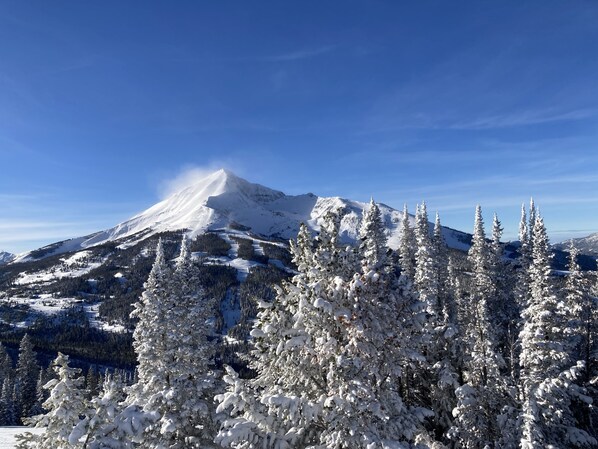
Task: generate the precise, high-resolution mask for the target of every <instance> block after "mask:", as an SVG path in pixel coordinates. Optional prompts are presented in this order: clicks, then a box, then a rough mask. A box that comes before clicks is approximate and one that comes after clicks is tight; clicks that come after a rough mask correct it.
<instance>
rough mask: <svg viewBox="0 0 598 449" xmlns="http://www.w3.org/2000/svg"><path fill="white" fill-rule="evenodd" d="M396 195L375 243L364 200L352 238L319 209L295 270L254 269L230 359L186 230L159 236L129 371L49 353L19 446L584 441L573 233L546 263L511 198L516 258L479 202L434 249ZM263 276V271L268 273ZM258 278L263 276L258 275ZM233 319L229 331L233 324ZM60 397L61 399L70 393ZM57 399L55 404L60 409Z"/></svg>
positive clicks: (587, 442)
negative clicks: (399, 216) (555, 262)
mask: <svg viewBox="0 0 598 449" xmlns="http://www.w3.org/2000/svg"><path fill="white" fill-rule="evenodd" d="M428 223H429V221H428V215H427V211H426V206H425V204H422V205H420V206H418V208H417V211H416V224H415V227H414V228H412V227H411V226H410V225H409V219H408V213H407V210H405V213H404V217H403V221H402V240H401V244H400V247H399V248H398V250H397V251H396V252H393V251H391V250H389V248H388V247H387V242H386V233H385V229H384V226H383V223H382V219H381V214H380V210H379V208H378V206H377V205H376V204H375V203H374V202H373V201H372V203H371V204H370V206H369V208H368V210H367V211H366V212H365V214H364V218H363V221H362V224H361V230H360V238H359V242H358V244H357V245H356V246H346V245H342V244H341V243H340V241H339V232H340V216H339V215H338V214H329V215H328V216H327V217H326V218H325V220H324V222H323V223H322V225H321V229H320V232H319V234H318V235H317V236H316V237H315V238H314V237H312V235H311V234H310V232H309V230H308V229H307V227H306V226H302V227H301V230H300V232H299V235H298V237H297V239H296V241H294V242H292V244H291V252H292V255H293V262H294V263H295V265H296V267H297V274H296V275H295V276H293V277H292V279H290V280H288V281H283V282H282V285H280V286H274V287H273V291H274V292H275V294H272V291H269V290H267V289H262V288H261V287H260V286H259V285H257V284H256V285H254V286H252V287H250V288H251V293H250V295H253V294H256V295H260V296H259V297H257V298H254V299H253V301H247V302H244V308H245V310H246V313H247V316H249V315H250V314H251V313H252V307H254V305H257V310H258V313H257V318H256V319H255V320H254V321H253V322H251V321H249V320H246V323H245V327H246V328H247V327H248V326H249V324H250V323H251V331H250V336H251V338H250V339H247V341H248V343H247V345H240V346H238V349H239V351H244V352H243V353H240V354H238V357H239V358H238V360H240V361H242V362H244V363H245V366H244V369H243V374H242V375H240V374H239V372H238V370H235V369H234V368H233V367H230V366H225V367H224V370H223V371H224V372H221V371H220V370H219V366H218V364H217V353H218V339H217V334H216V323H215V322H214V320H213V317H214V315H215V310H216V307H217V301H216V300H215V298H214V297H213V296H211V295H210V294H209V293H207V290H206V289H205V288H202V287H201V285H202V280H201V278H200V276H199V274H198V273H199V272H198V269H197V267H196V266H195V264H194V263H193V262H192V260H191V257H190V256H189V251H188V245H187V243H185V244H183V245H182V248H181V254H180V257H179V258H178V259H177V261H176V264H175V266H171V264H169V263H167V262H166V259H165V257H164V250H163V247H162V245H161V244H158V249H157V254H156V260H155V262H154V264H153V267H152V270H151V272H150V274H149V277H148V280H147V282H146V284H145V288H144V292H143V295H142V297H141V299H140V300H139V301H138V302H137V303H136V304H135V306H134V312H133V316H134V317H135V318H136V319H137V320H138V324H137V327H136V329H135V332H134V334H133V340H134V342H133V346H134V348H135V352H136V354H137V359H138V370H137V373H138V378H137V381H136V382H135V383H134V384H133V385H132V386H130V387H123V386H122V385H120V384H119V383H118V382H116V381H114V380H112V379H107V380H106V382H105V383H104V388H103V390H102V392H101V393H100V394H99V395H98V396H96V397H95V398H94V399H92V400H91V401H89V400H87V399H86V398H85V391H84V389H83V387H82V384H83V380H82V377H81V376H80V375H79V373H77V371H76V370H73V369H72V368H70V367H69V364H68V359H67V358H66V357H64V356H62V355H60V356H59V357H58V359H57V360H56V361H55V369H56V373H57V377H58V380H57V381H56V382H54V383H48V384H47V385H46V387H47V389H48V390H50V391H51V395H50V399H49V400H47V401H45V402H44V403H43V404H42V406H43V407H44V408H45V409H46V413H45V414H43V415H41V416H40V417H38V418H36V419H35V420H34V421H35V422H36V423H37V425H39V426H44V427H46V432H45V433H44V434H43V435H42V436H33V435H26V436H24V437H23V438H22V443H21V446H19V447H20V448H42V447H44V448H46V447H62V448H69V447H73V448H80V447H85V448H94V449H100V448H172V449H174V448H209V447H216V446H221V447H229V448H235V449H236V448H238V449H257V448H268V449H270V448H276V449H279V448H297V449H299V448H301V449H308V448H309V449H312V448H318V449H349V448H351V449H353V448H363V449H383V448H397V449H398V448H401V449H402V448H420V447H421V448H433V449H438V448H455V449H456V448H480V449H482V448H484V449H485V448H494V449H498V448H522V449H536V448H538V449H539V448H549V447H554V448H557V447H558V448H569V447H596V446H598V442H597V440H596V437H597V436H598V435H597V428H596V427H597V426H596V425H595V423H596V422H597V421H596V420H597V419H598V416H597V413H596V410H595V409H594V408H593V407H592V404H593V402H594V401H595V400H596V399H597V398H598V387H597V385H598V360H597V358H598V348H597V345H598V338H596V336H597V332H598V320H597V313H596V310H597V298H596V296H597V295H598V279H597V277H596V273H587V272H586V273H584V272H582V271H581V269H580V267H579V264H578V253H577V251H576V250H575V248H572V249H571V251H570V258H569V269H568V272H567V273H564V274H565V276H555V275H556V274H558V273H555V272H554V271H553V270H552V268H551V254H552V253H551V250H550V246H549V242H548V237H547V233H546V228H545V225H544V221H543V218H542V217H541V216H540V215H539V213H538V211H537V209H536V208H535V205H534V204H533V203H532V204H531V206H530V208H529V209H528V210H526V209H523V210H522V219H521V223H520V236H519V237H520V242H521V245H520V248H519V255H518V257H517V258H516V259H508V258H506V257H505V255H504V247H503V245H502V244H501V242H500V240H501V236H502V227H501V223H500V221H499V220H498V218H497V217H496V216H495V217H494V219H493V222H492V230H491V234H490V236H488V237H487V235H486V232H485V227H484V222H483V218H482V212H481V209H480V208H479V207H478V208H477V209H476V214H475V220H474V233H473V237H472V242H471V249H470V250H469V252H468V254H467V256H466V257H462V258H459V257H457V256H455V255H454V254H451V252H450V251H449V250H448V249H447V247H446V244H445V242H444V240H443V235H442V228H441V225H440V219H439V218H438V216H437V217H436V223H435V226H434V228H433V229H429V224H428ZM262 274H263V275H264V278H263V279H262V280H263V281H264V282H266V281H268V282H269V281H280V279H273V278H270V274H267V273H261V274H260V275H262ZM260 282H261V281H260ZM242 335H243V333H242V332H241V333H240V334H239V337H242ZM66 398H70V400H67V399H66ZM58 409H60V410H62V412H61V413H60V414H57V413H55V411H56V410H58Z"/></svg>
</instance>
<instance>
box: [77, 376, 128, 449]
mask: <svg viewBox="0 0 598 449" xmlns="http://www.w3.org/2000/svg"><path fill="white" fill-rule="evenodd" d="M124 400H125V389H124V385H123V383H122V382H120V381H119V380H118V379H117V378H115V376H113V375H111V374H107V375H106V377H105V378H104V382H103V385H102V389H101V391H100V393H99V395H98V396H95V397H94V398H93V399H92V400H91V402H90V407H89V411H88V413H87V416H85V417H84V418H83V419H82V420H81V421H79V423H78V424H77V425H76V426H75V428H74V429H73V430H72V432H71V434H70V436H69V440H70V441H71V442H72V443H73V444H78V442H79V441H83V444H82V449H130V448H133V447H134V446H133V443H132V442H131V439H130V437H129V435H127V432H126V426H122V423H123V405H122V404H123V403H124ZM131 434H134V432H132V431H131Z"/></svg>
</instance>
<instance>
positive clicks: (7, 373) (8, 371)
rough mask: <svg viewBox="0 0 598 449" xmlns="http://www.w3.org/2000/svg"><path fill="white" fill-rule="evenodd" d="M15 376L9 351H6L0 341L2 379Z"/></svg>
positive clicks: (0, 379) (0, 372)
mask: <svg viewBox="0 0 598 449" xmlns="http://www.w3.org/2000/svg"><path fill="white" fill-rule="evenodd" d="M13 376H14V369H13V367H12V359H11V358H10V356H9V355H8V352H6V348H5V347H4V345H3V344H2V343H0V381H3V380H4V379H6V378H7V377H13Z"/></svg>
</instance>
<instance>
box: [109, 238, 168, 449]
mask: <svg viewBox="0 0 598 449" xmlns="http://www.w3.org/2000/svg"><path fill="white" fill-rule="evenodd" d="M172 276H173V275H172V270H171V269H170V268H169V267H168V266H167V265H166V261H165V258H164V249H163V246H162V240H160V241H159V242H158V245H157V247H156V259H155V261H154V265H153V266H152V270H151V271H150V274H149V277H148V280H147V282H146V283H145V284H144V291H143V294H142V296H141V299H140V300H139V301H138V302H137V303H135V304H134V309H133V312H132V313H131V316H132V317H134V318H137V319H138V320H139V321H138V323H137V326H136V327H135V331H134V332H133V348H134V349H135V353H136V354H137V362H138V365H137V376H138V380H137V382H136V383H135V384H134V385H132V386H131V387H130V388H129V391H128V396H127V400H126V402H125V404H124V407H123V413H124V414H126V416H119V419H121V420H122V421H123V422H124V423H126V422H128V421H127V420H128V417H130V418H131V424H135V425H134V426H131V428H130V429H128V430H129V431H130V432H129V433H130V434H131V435H132V441H134V442H138V443H141V446H142V447H144V448H152V447H154V446H153V444H154V443H156V444H161V443H162V440H161V439H159V438H158V437H157V435H162V433H161V430H162V423H160V422H159V420H160V419H161V418H162V417H163V416H162V413H161V412H163V411H164V410H165V409H166V408H167V403H168V398H167V397H166V393H167V392H168V389H169V387H170V385H171V378H170V366H169V362H171V361H172V352H173V351H172V348H171V345H170V344H169V343H170V339H171V337H172V335H171V334H170V331H171V329H170V327H169V325H168V320H167V314H168V313H170V309H171V307H172V303H173V299H174V298H173V294H172V292H171V290H170V282H171V280H172ZM165 430H167V429H165ZM165 433H169V432H165Z"/></svg>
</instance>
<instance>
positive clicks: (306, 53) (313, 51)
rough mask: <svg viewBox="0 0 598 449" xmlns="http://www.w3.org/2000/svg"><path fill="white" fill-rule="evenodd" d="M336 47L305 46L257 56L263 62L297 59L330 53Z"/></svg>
mask: <svg viewBox="0 0 598 449" xmlns="http://www.w3.org/2000/svg"><path fill="white" fill-rule="evenodd" d="M336 48H337V46H336V45H325V46H322V47H317V48H306V49H301V50H296V51H290V52H288V53H282V54H278V55H272V56H264V57H261V58H259V60H260V61H264V62H286V61H299V60H302V59H310V58H314V57H316V56H321V55H324V54H326V53H330V52H332V51H334V50H335V49H336Z"/></svg>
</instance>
